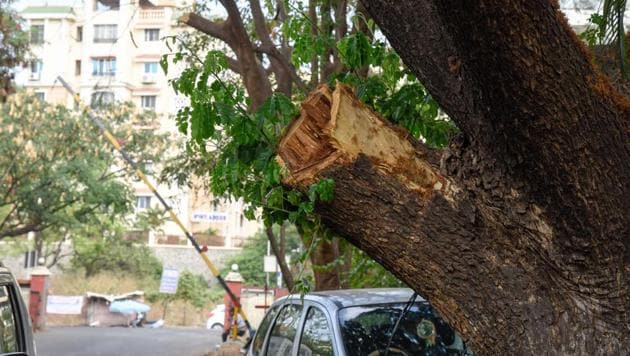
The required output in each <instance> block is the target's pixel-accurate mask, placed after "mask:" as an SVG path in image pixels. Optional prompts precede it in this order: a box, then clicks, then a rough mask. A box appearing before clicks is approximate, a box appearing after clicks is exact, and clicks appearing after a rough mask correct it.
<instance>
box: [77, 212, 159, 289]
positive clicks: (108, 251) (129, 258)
mask: <svg viewBox="0 0 630 356" xmlns="http://www.w3.org/2000/svg"><path fill="white" fill-rule="evenodd" d="M86 229H89V230H92V231H91V232H93V233H95V234H94V235H87V236H86V235H84V234H81V235H80V236H81V237H76V238H75V239H74V241H73V242H74V244H73V245H74V255H73V257H72V260H71V264H72V266H73V268H76V269H81V270H83V271H84V272H85V276H86V277H90V276H94V275H96V274H98V273H100V272H102V271H111V272H118V273H128V274H130V275H134V276H137V277H150V278H152V279H154V280H157V279H159V278H160V273H161V271H162V263H161V262H160V260H159V259H158V258H157V257H155V255H153V252H152V251H151V250H150V249H149V248H148V247H147V246H145V245H137V244H134V243H133V242H132V241H128V240H125V239H123V231H124V226H122V225H120V224H112V225H109V229H110V230H105V231H94V230H95V229H94V228H91V227H88V226H86ZM85 232H88V231H85ZM99 233H100V234H99ZM103 235H104V236H103Z"/></svg>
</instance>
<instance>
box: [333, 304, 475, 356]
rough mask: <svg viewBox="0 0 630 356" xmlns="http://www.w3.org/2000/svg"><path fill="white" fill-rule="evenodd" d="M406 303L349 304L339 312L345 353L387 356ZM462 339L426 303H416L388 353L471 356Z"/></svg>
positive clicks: (392, 355) (408, 313) (401, 325)
mask: <svg viewBox="0 0 630 356" xmlns="http://www.w3.org/2000/svg"><path fill="white" fill-rule="evenodd" d="M405 304H406V303H397V304H382V305H368V306H356V307H347V308H343V309H341V310H340V311H339V324H340V326H341V334H342V338H343V343H344V346H345V348H346V352H347V353H348V354H350V355H366V356H378V355H384V354H385V349H386V348H387V342H388V341H389V337H390V335H391V332H392V330H393V328H394V325H395V324H396V321H397V320H398V318H399V317H400V314H401V313H402V310H403V308H404V307H405ZM471 354H472V353H468V352H466V351H465V346H464V343H463V342H462V340H461V338H460V337H459V336H458V335H457V334H456V333H455V332H454V331H453V329H451V328H450V326H448V325H447V324H446V322H444V321H443V320H442V319H441V318H440V317H438V316H437V315H436V314H435V313H434V312H433V309H432V308H431V306H430V305H429V304H427V303H415V304H413V305H412V306H411V309H409V311H408V312H407V314H406V316H405V318H404V319H403V320H401V322H400V324H399V326H398V329H397V330H396V333H395V335H394V337H393V338H392V342H391V344H390V347H389V355H391V356H399V355H471Z"/></svg>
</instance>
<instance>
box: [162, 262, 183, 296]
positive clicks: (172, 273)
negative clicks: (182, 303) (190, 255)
mask: <svg viewBox="0 0 630 356" xmlns="http://www.w3.org/2000/svg"><path fill="white" fill-rule="evenodd" d="M177 282H179V271H178V270H176V269H173V268H164V270H162V279H160V293H168V294H175V293H177Z"/></svg>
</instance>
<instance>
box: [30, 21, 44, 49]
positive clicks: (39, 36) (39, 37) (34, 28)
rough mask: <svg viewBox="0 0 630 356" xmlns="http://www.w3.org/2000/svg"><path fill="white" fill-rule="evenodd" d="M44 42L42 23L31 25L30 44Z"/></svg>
mask: <svg viewBox="0 0 630 356" xmlns="http://www.w3.org/2000/svg"><path fill="white" fill-rule="evenodd" d="M43 43H44V25H31V44H43Z"/></svg>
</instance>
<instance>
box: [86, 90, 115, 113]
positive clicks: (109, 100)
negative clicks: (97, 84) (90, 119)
mask: <svg viewBox="0 0 630 356" xmlns="http://www.w3.org/2000/svg"><path fill="white" fill-rule="evenodd" d="M113 103H114V93H112V92H110V91H97V92H94V93H92V100H91V101H90V105H91V106H92V108H95V109H97V108H100V107H103V106H106V105H111V104H113Z"/></svg>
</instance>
